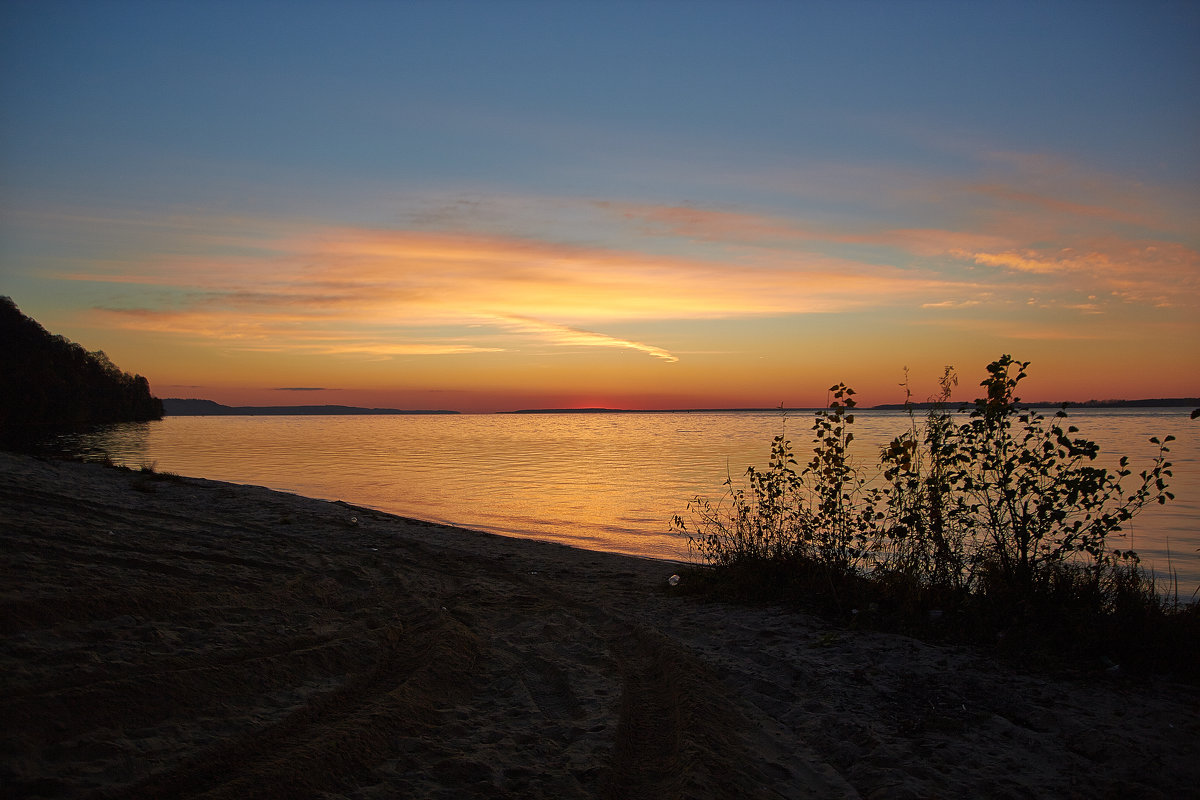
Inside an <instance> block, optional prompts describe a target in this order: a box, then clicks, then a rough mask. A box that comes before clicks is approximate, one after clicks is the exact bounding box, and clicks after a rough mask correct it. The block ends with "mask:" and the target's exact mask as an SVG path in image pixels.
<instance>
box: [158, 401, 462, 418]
mask: <svg viewBox="0 0 1200 800" xmlns="http://www.w3.org/2000/svg"><path fill="white" fill-rule="evenodd" d="M162 402H163V411H164V413H165V414H166V415H167V416H169V417H268V416H276V417H283V416H297V415H315V416H321V415H324V416H334V415H373V414H374V415H385V414H457V413H458V412H457V411H405V410H403V409H399V408H359V407H357V406H224V405H221V404H220V403H216V402H213V401H212V400H199V399H194V398H188V399H181V398H178V397H168V398H167V399H165V400H163V401H162Z"/></svg>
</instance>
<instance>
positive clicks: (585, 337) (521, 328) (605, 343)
mask: <svg viewBox="0 0 1200 800" xmlns="http://www.w3.org/2000/svg"><path fill="white" fill-rule="evenodd" d="M501 323H502V324H503V325H504V326H505V327H506V328H509V329H510V330H514V331H517V332H519V333H533V334H536V335H539V336H542V337H544V338H546V339H548V340H549V341H551V342H553V343H554V344H560V345H579V346H583V347H620V348H627V349H630V350H637V351H639V352H642V353H646V354H647V355H651V356H654V357H655V358H660V359H662V360H663V361H666V362H675V361H678V360H679V359H678V358H676V357H675V356H673V355H671V354H670V353H669V352H667V351H666V350H663V349H662V348H661V347H655V346H654V345H650V344H644V343H642V342H634V341H630V340H629V339H619V338H617V337H615V336H608V335H607V334H603V333H595V332H594V331H586V330H582V329H580V328H572V327H569V326H567V325H555V324H553V323H549V322H543V321H541V320H536V319H528V318H524V317H508V318H504V319H502V320H501Z"/></svg>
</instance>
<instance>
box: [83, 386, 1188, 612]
mask: <svg viewBox="0 0 1200 800" xmlns="http://www.w3.org/2000/svg"><path fill="white" fill-rule="evenodd" d="M1188 414H1189V409H1174V408H1171V409H1119V410H1100V409H1080V410H1074V411H1072V412H1071V414H1070V419H1071V422H1072V424H1075V425H1077V426H1078V427H1079V428H1080V429H1081V434H1082V435H1084V436H1087V437H1088V438H1090V439H1092V440H1093V441H1095V442H1097V443H1098V444H1099V445H1100V446H1101V458H1100V461H1101V462H1102V463H1105V464H1112V463H1115V461H1116V459H1117V457H1119V456H1120V455H1128V456H1130V458H1131V461H1132V464H1131V465H1132V467H1133V468H1134V473H1135V476H1136V473H1137V472H1139V471H1141V470H1142V469H1145V468H1147V467H1148V466H1149V465H1150V462H1151V460H1152V459H1153V457H1154V455H1155V453H1156V452H1157V449H1156V447H1155V446H1154V445H1151V444H1149V443H1148V441H1147V440H1148V439H1149V438H1150V437H1151V436H1159V437H1163V436H1165V435H1167V434H1173V435H1174V436H1175V437H1177V441H1175V442H1172V443H1171V458H1170V460H1171V461H1172V462H1173V464H1174V477H1173V478H1172V480H1171V482H1170V483H1171V489H1172V491H1174V493H1175V495H1176V500H1175V501H1174V502H1172V503H1169V504H1167V505H1166V506H1153V507H1150V508H1147V509H1146V510H1145V511H1144V512H1143V513H1142V514H1141V515H1140V516H1138V517H1137V518H1135V519H1134V520H1133V522H1132V523H1130V524H1128V525H1127V526H1126V530H1127V534H1126V536H1125V537H1123V538H1122V539H1121V540H1120V541H1119V542H1118V541H1114V542H1113V545H1114V546H1116V547H1119V548H1120V549H1127V548H1129V547H1132V548H1133V549H1135V550H1137V551H1138V553H1139V554H1140V555H1141V556H1142V559H1143V562H1144V563H1146V564H1147V565H1149V566H1153V567H1154V568H1155V569H1156V571H1157V572H1158V574H1159V575H1160V576H1161V575H1163V574H1165V573H1166V570H1167V568H1168V564H1169V566H1170V569H1172V570H1173V571H1174V572H1175V573H1176V574H1177V576H1178V579H1179V588H1180V592H1181V594H1182V593H1185V592H1186V594H1188V595H1190V594H1191V593H1192V592H1193V591H1195V590H1196V587H1197V586H1200V552H1198V551H1197V548H1200V534H1198V532H1197V521H1198V520H1200V420H1195V421H1193V420H1190V419H1189V418H1188ZM855 416H856V420H855V425H854V432H855V442H854V444H853V447H852V451H853V452H854V453H856V454H857V458H858V459H860V460H861V461H862V462H863V463H864V464H868V465H870V464H875V463H877V458H876V455H877V452H878V449H879V447H880V446H881V445H882V444H884V443H885V442H887V441H889V440H890V439H891V438H892V437H893V436H895V435H896V434H898V433H899V432H901V431H902V430H904V429H905V428H906V427H907V426H908V425H909V424H910V423H909V418H908V416H907V415H906V414H905V413H904V412H897V411H858V412H856V415H855ZM811 422H812V417H811V414H807V413H804V412H793V413H791V414H789V415H787V416H786V417H785V416H784V415H782V414H781V413H780V412H669V413H667V412H664V413H623V414H519V415H513V414H481V415H449V416H287V417H274V416H254V417H167V418H165V419H163V420H161V421H158V422H150V423H130V424H124V425H115V426H109V427H106V428H102V429H99V430H97V431H94V432H91V433H88V434H80V435H73V436H71V437H68V438H66V439H64V440H62V441H61V442H60V443H59V445H60V446H61V447H63V448H64V449H67V450H70V451H73V452H75V453H76V454H80V455H84V456H85V457H86V456H93V457H94V456H99V455H101V454H107V455H108V456H109V457H111V458H112V459H113V460H114V461H117V462H118V463H123V464H127V465H129V466H131V467H135V468H136V467H139V466H141V465H153V466H154V468H155V469H157V470H159V471H164V472H174V473H177V474H180V475H189V476H196V477H204V478H211V479H214V480H222V481H232V482H235V483H248V484H256V485H260V486H266V487H270V488H272V489H280V490H284V491H289V492H295V493H298V494H303V495H308V496H312V497H319V498H324V499H329V500H344V501H346V502H349V503H353V504H356V505H361V506H368V507H371V508H375V509H379V510H381V511H386V512H389V513H393V514H399V515H402V516H407V517H416V518H420V519H426V520H431V521H435V522H444V523H452V524H454V525H458V526H462V527H467V528H474V529H478V530H484V531H490V532H493V533H499V534H504V535H507V536H523V537H529V538H537V539H547V540H552V541H557V542H562V543H565V544H570V545H574V546H577V547H583V548H588V549H593V550H608V551H613V552H618V553H626V554H630V555H637V556H647V557H652V558H662V559H680V560H682V559H688V558H689V555H688V551H687V542H686V540H685V539H682V538H681V537H680V536H678V535H676V534H672V533H671V531H670V519H671V517H672V515H673V514H676V513H681V512H683V511H684V510H685V508H686V506H687V503H688V501H689V500H690V499H691V498H693V497H695V496H696V495H705V496H707V497H709V498H711V499H716V498H719V497H720V496H721V495H722V494H723V487H722V483H723V482H724V481H725V479H726V477H727V476H730V475H732V476H733V477H734V479H735V481H737V480H740V478H741V476H742V475H743V474H744V472H745V469H746V467H747V466H748V465H755V466H765V463H766V461H767V457H768V455H769V450H770V443H771V440H772V438H773V437H774V436H776V435H778V434H779V433H781V432H784V431H786V433H787V435H788V437H789V438H790V439H791V441H792V443H793V445H794V447H795V450H796V453H797V457H798V460H800V461H801V463H803V462H804V461H805V460H806V457H807V455H808V454H809V453H810V452H811V445H810V444H809V441H810V436H809V431H810V426H811ZM1135 476H1132V477H1135ZM1127 488H1132V481H1130V482H1129V484H1128V485H1127Z"/></svg>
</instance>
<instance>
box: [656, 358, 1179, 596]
mask: <svg viewBox="0 0 1200 800" xmlns="http://www.w3.org/2000/svg"><path fill="white" fill-rule="evenodd" d="M1028 366H1029V364H1028V362H1020V361H1016V360H1014V359H1013V358H1012V357H1011V356H1009V355H1004V356H1001V357H1000V358H999V359H998V360H996V361H994V362H992V363H991V364H989V365H988V368H987V369H988V377H987V379H985V380H984V381H983V382H982V383H981V384H980V386H981V387H982V388H983V389H984V390H985V391H984V394H983V396H982V397H980V398H979V399H977V400H975V402H974V404H973V405H970V406H967V407H964V408H963V409H961V412H960V413H966V414H968V416H967V417H966V419H965V421H963V422H956V420H955V418H954V416H953V415H952V414H951V413H950V411H949V410H948V409H947V403H948V401H949V398H950V393H951V390H952V388H953V386H954V385H955V384H956V383H957V377H956V375H955V373H954V371H953V369H951V368H949V367H948V368H947V369H946V372H945V374H944V375H943V377H942V381H941V393H940V395H939V397H938V399H937V400H938V402H935V403H934V404H933V407H932V408H931V409H930V411H929V412H928V415H927V416H926V418H925V420H924V423H923V425H922V424H919V423H918V422H917V420H916V418H915V415H914V414H913V409H912V406H911V404H909V413H910V417H911V419H912V425H911V427H910V430H908V431H906V432H905V433H904V434H902V435H900V436H897V437H896V438H894V439H893V440H892V441H891V442H889V443H888V444H887V446H885V447H884V448H883V450H882V452H881V453H880V457H879V461H878V464H877V466H875V467H874V468H872V469H870V470H866V469H864V468H863V467H861V466H859V465H858V464H857V463H856V462H855V461H853V460H852V459H851V457H850V445H851V443H852V442H853V440H854V434H853V433H852V427H853V424H854V414H853V413H852V412H853V409H854V406H855V402H854V399H853V395H854V391H853V390H852V389H850V388H849V387H847V386H845V385H844V384H836V385H835V386H833V387H831V388H830V392H831V394H832V402H831V403H830V406H829V408H828V409H825V410H822V411H818V412H817V413H816V417H815V420H814V424H813V434H814V435H813V455H812V458H811V459H810V460H809V461H808V463H807V464H806V465H805V466H804V467H803V468H799V463H798V462H797V460H796V459H795V457H794V455H793V451H792V447H791V443H790V442H789V441H788V440H787V438H786V437H785V436H782V435H781V436H778V437H776V438H775V440H774V441H773V442H772V445H771V457H770V460H769V463H768V465H767V467H766V468H765V469H764V470H758V469H755V468H753V467H751V468H749V469H748V470H747V472H746V476H747V486H746V488H741V487H736V486H735V485H734V482H733V479H732V478H730V479H728V480H727V481H726V482H725V486H726V487H727V492H726V494H725V496H724V497H723V498H722V499H721V500H720V501H717V502H716V503H713V502H711V501H709V500H708V499H706V498H703V497H697V498H695V499H694V500H693V501H692V502H691V503H689V504H688V511H687V514H686V516H685V515H676V516H675V517H674V518H673V527H674V528H675V529H676V530H677V531H679V532H681V533H683V534H685V535H686V536H688V539H689V542H690V545H691V547H692V548H693V550H694V551H695V552H696V553H697V554H699V555H700V556H701V557H702V558H703V559H704V560H705V561H706V562H707V563H708V564H709V565H711V566H714V567H717V568H719V569H720V568H724V569H725V570H727V571H730V572H736V573H737V574H739V575H742V576H745V575H748V574H751V573H754V572H757V573H758V574H759V575H760V576H763V577H764V578H765V577H766V576H772V577H771V580H777V581H781V582H782V583H783V584H785V585H787V586H789V587H792V586H795V585H796V584H798V583H802V582H804V581H809V583H811V582H812V581H811V580H810V579H811V578H812V577H813V576H822V577H823V578H824V579H825V581H824V583H826V584H827V585H828V586H829V587H831V588H833V589H834V591H835V593H836V592H837V591H838V589H837V587H839V586H840V587H842V589H841V590H842V591H850V588H849V587H852V586H861V584H862V582H863V581H868V582H873V583H874V584H875V585H876V588H877V590H884V589H886V590H887V591H890V592H892V593H893V595H894V594H895V593H897V592H899V593H900V594H901V596H902V597H901V599H902V600H903V602H904V603H905V604H907V605H909V606H911V607H912V608H916V609H927V608H930V607H931V606H933V605H945V604H948V603H953V604H958V605H962V604H966V603H969V602H973V601H974V602H978V600H979V599H987V600H988V601H989V602H991V603H993V605H995V607H996V608H999V609H1002V611H1001V612H999V613H1015V612H1016V611H1017V610H1019V609H1024V610H1028V609H1030V608H1032V607H1034V606H1036V607H1039V608H1041V607H1044V605H1045V603H1046V602H1051V601H1052V602H1054V603H1057V604H1059V605H1060V606H1061V605H1063V604H1068V603H1075V604H1081V605H1082V606H1084V607H1086V608H1088V609H1089V610H1090V611H1094V612H1097V613H1107V612H1109V611H1112V610H1114V609H1116V608H1117V607H1118V606H1121V605H1122V604H1128V603H1129V602H1130V596H1131V593H1132V595H1136V596H1137V598H1139V599H1138V600H1137V602H1143V603H1144V602H1154V600H1153V599H1152V598H1153V597H1154V596H1155V595H1154V591H1153V587H1152V583H1150V582H1149V581H1148V579H1146V577H1145V575H1144V574H1143V573H1142V572H1141V570H1140V568H1139V566H1138V559H1137V555H1136V553H1134V552H1132V551H1128V550H1126V551H1122V550H1120V549H1118V548H1114V547H1111V546H1110V543H1111V540H1112V537H1113V536H1114V535H1116V534H1119V533H1120V531H1121V529H1122V525H1123V524H1124V523H1126V522H1127V521H1128V520H1130V519H1132V518H1133V516H1134V515H1135V514H1137V513H1138V511H1140V510H1141V509H1143V508H1144V507H1145V506H1146V505H1148V504H1150V503H1165V502H1166V501H1167V500H1169V499H1171V498H1172V497H1173V496H1172V495H1171V493H1170V492H1169V491H1168V490H1167V479H1168V478H1170V477H1171V464H1170V462H1169V461H1168V460H1167V455H1168V453H1169V448H1168V447H1167V444H1168V443H1169V442H1170V441H1171V440H1172V439H1173V438H1174V437H1171V436H1167V437H1166V438H1165V439H1163V440H1162V441H1161V442H1160V441H1159V440H1158V439H1151V441H1152V442H1154V443H1155V444H1157V445H1158V447H1159V452H1158V455H1157V457H1156V458H1155V459H1154V461H1153V463H1152V464H1151V465H1150V466H1149V467H1148V468H1147V469H1146V470H1145V471H1143V472H1141V473H1140V475H1138V476H1137V478H1136V481H1135V485H1134V487H1133V488H1132V490H1127V489H1126V485H1125V482H1126V479H1128V478H1129V477H1130V475H1131V474H1132V472H1131V470H1130V468H1129V466H1128V459H1127V458H1124V457H1123V458H1121V459H1120V461H1119V464H1118V466H1117V468H1116V469H1115V470H1110V469H1106V468H1104V467H1101V466H1098V465H1096V464H1095V460H1096V458H1097V455H1098V453H1099V447H1098V446H1097V445H1096V444H1095V443H1094V442H1091V441H1089V440H1088V439H1086V438H1084V437H1082V436H1080V435H1078V434H1079V431H1078V429H1077V428H1075V427H1074V426H1069V425H1067V422H1066V420H1067V413H1066V411H1065V408H1064V409H1063V410H1059V411H1057V412H1056V413H1055V414H1054V415H1053V417H1051V418H1050V419H1046V418H1045V417H1044V416H1042V415H1041V414H1038V413H1036V412H1034V411H1031V410H1029V409H1026V408H1024V407H1022V405H1021V401H1020V398H1019V397H1017V395H1016V390H1017V388H1018V385H1019V383H1020V381H1021V380H1022V379H1024V378H1025V377H1026V372H1025V370H1026V369H1027V368H1028ZM910 399H911V397H910ZM854 591H858V590H857V589H855V590H854ZM877 593H878V592H877ZM891 599H895V597H893V598H891ZM997 604H998V605H997Z"/></svg>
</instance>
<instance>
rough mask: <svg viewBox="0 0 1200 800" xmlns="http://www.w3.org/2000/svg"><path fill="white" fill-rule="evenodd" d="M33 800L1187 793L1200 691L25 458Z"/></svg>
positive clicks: (460, 535)
mask: <svg viewBox="0 0 1200 800" xmlns="http://www.w3.org/2000/svg"><path fill="white" fill-rule="evenodd" d="M0 545H2V548H0V675H2V676H3V692H2V697H0V725H2V726H3V736H2V738H0V793H2V794H3V796H5V797H38V796H43V797H112V798H116V797H162V798H168V797H198V796H202V795H203V796H204V797H208V798H218V797H227V798H252V797H278V798H292V797H326V798H331V797H352V798H393V797H412V798H424V797H428V798H470V797H478V798H492V797H514V798H518V797H519V798H525V797H531V798H572V797H611V798H654V800H664V799H665V798H683V797H696V798H741V797H770V798H800V797H812V798H839V797H864V798H918V797H920V798H929V797H944V798H957V797H999V798H1007V797H1011V798H1027V797H1079V798H1104V797H1112V798H1118V797H1120V798H1134V797H1137V798H1156V797H1162V798H1181V797H1187V796H1195V792H1196V790H1197V787H1198V786H1200V692H1198V691H1197V690H1196V689H1195V688H1194V687H1189V686H1181V685H1178V684H1172V683H1169V682H1165V681H1154V682H1144V681H1134V680H1132V679H1129V678H1126V677H1124V676H1123V675H1122V674H1121V673H1120V672H1116V673H1106V672H1096V671H1081V672H1080V673H1079V674H1077V675H1075V676H1047V675H1045V674H1036V673H1029V674H1023V673H1021V672H1017V671H1014V669H1013V667H1012V666H1011V665H1007V666H999V665H996V664H994V663H993V662H991V661H990V660H988V659H987V658H985V657H984V656H982V655H980V654H978V653H976V652H974V651H971V650H969V649H963V648H951V647H940V646H935V645H930V644H925V643H922V642H919V641H916V640H913V639H909V638H905V637H902V636H895V635H888V634H881V633H870V632H861V631H858V632H855V631H846V630H843V629H839V628H836V627H831V626H830V625H828V624H826V623H824V622H821V621H820V620H817V619H815V618H812V617H809V616H804V615H799V614H795V613H791V612H786V611H783V610H777V609H764V608H739V607H732V606H725V605H720V604H715V603H705V602H701V601H698V600H696V599H694V598H690V597H683V596H678V595H676V594H673V593H672V592H671V591H670V590H669V588H668V587H667V584H666V579H667V577H668V576H669V575H670V574H671V572H672V571H673V568H672V566H671V565H670V564H666V563H662V562H654V561H646V560H639V559H632V558H627V557H620V556H610V555H605V554H599V553H589V552H584V551H579V550H573V549H569V548H565V547H561V546H556V545H549V544H542V543H536V542H529V541H523V540H515V539H505V538H499V537H494V536H487V535H483V534H478V533H471V532H466V531H462V530H458V529H453V528H446V527H441V526H432V525H426V524H424V523H420V522H416V521H412V520H404V519H399V518H396V517H391V516H387V515H384V514H379V513H376V512H372V511H366V510H362V509H355V508H352V507H349V506H345V505H341V504H336V503H327V502H321V501H315V500H308V499H305V498H301V497H296V496H294V495H287V494H279V493H274V492H269V491H267V490H264V489H258V488H253V487H242V486H233V485H229V484H221V483H214V482H208V481H200V480H191V479H168V478H164V477H163V476H155V475H145V474H141V473H135V472H128V471H120V470H114V469H111V468H106V467H102V466H99V465H83V464H73V463H59V462H45V461H37V460H34V459H31V458H27V457H23V456H16V455H12V454H9V453H2V452H0Z"/></svg>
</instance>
